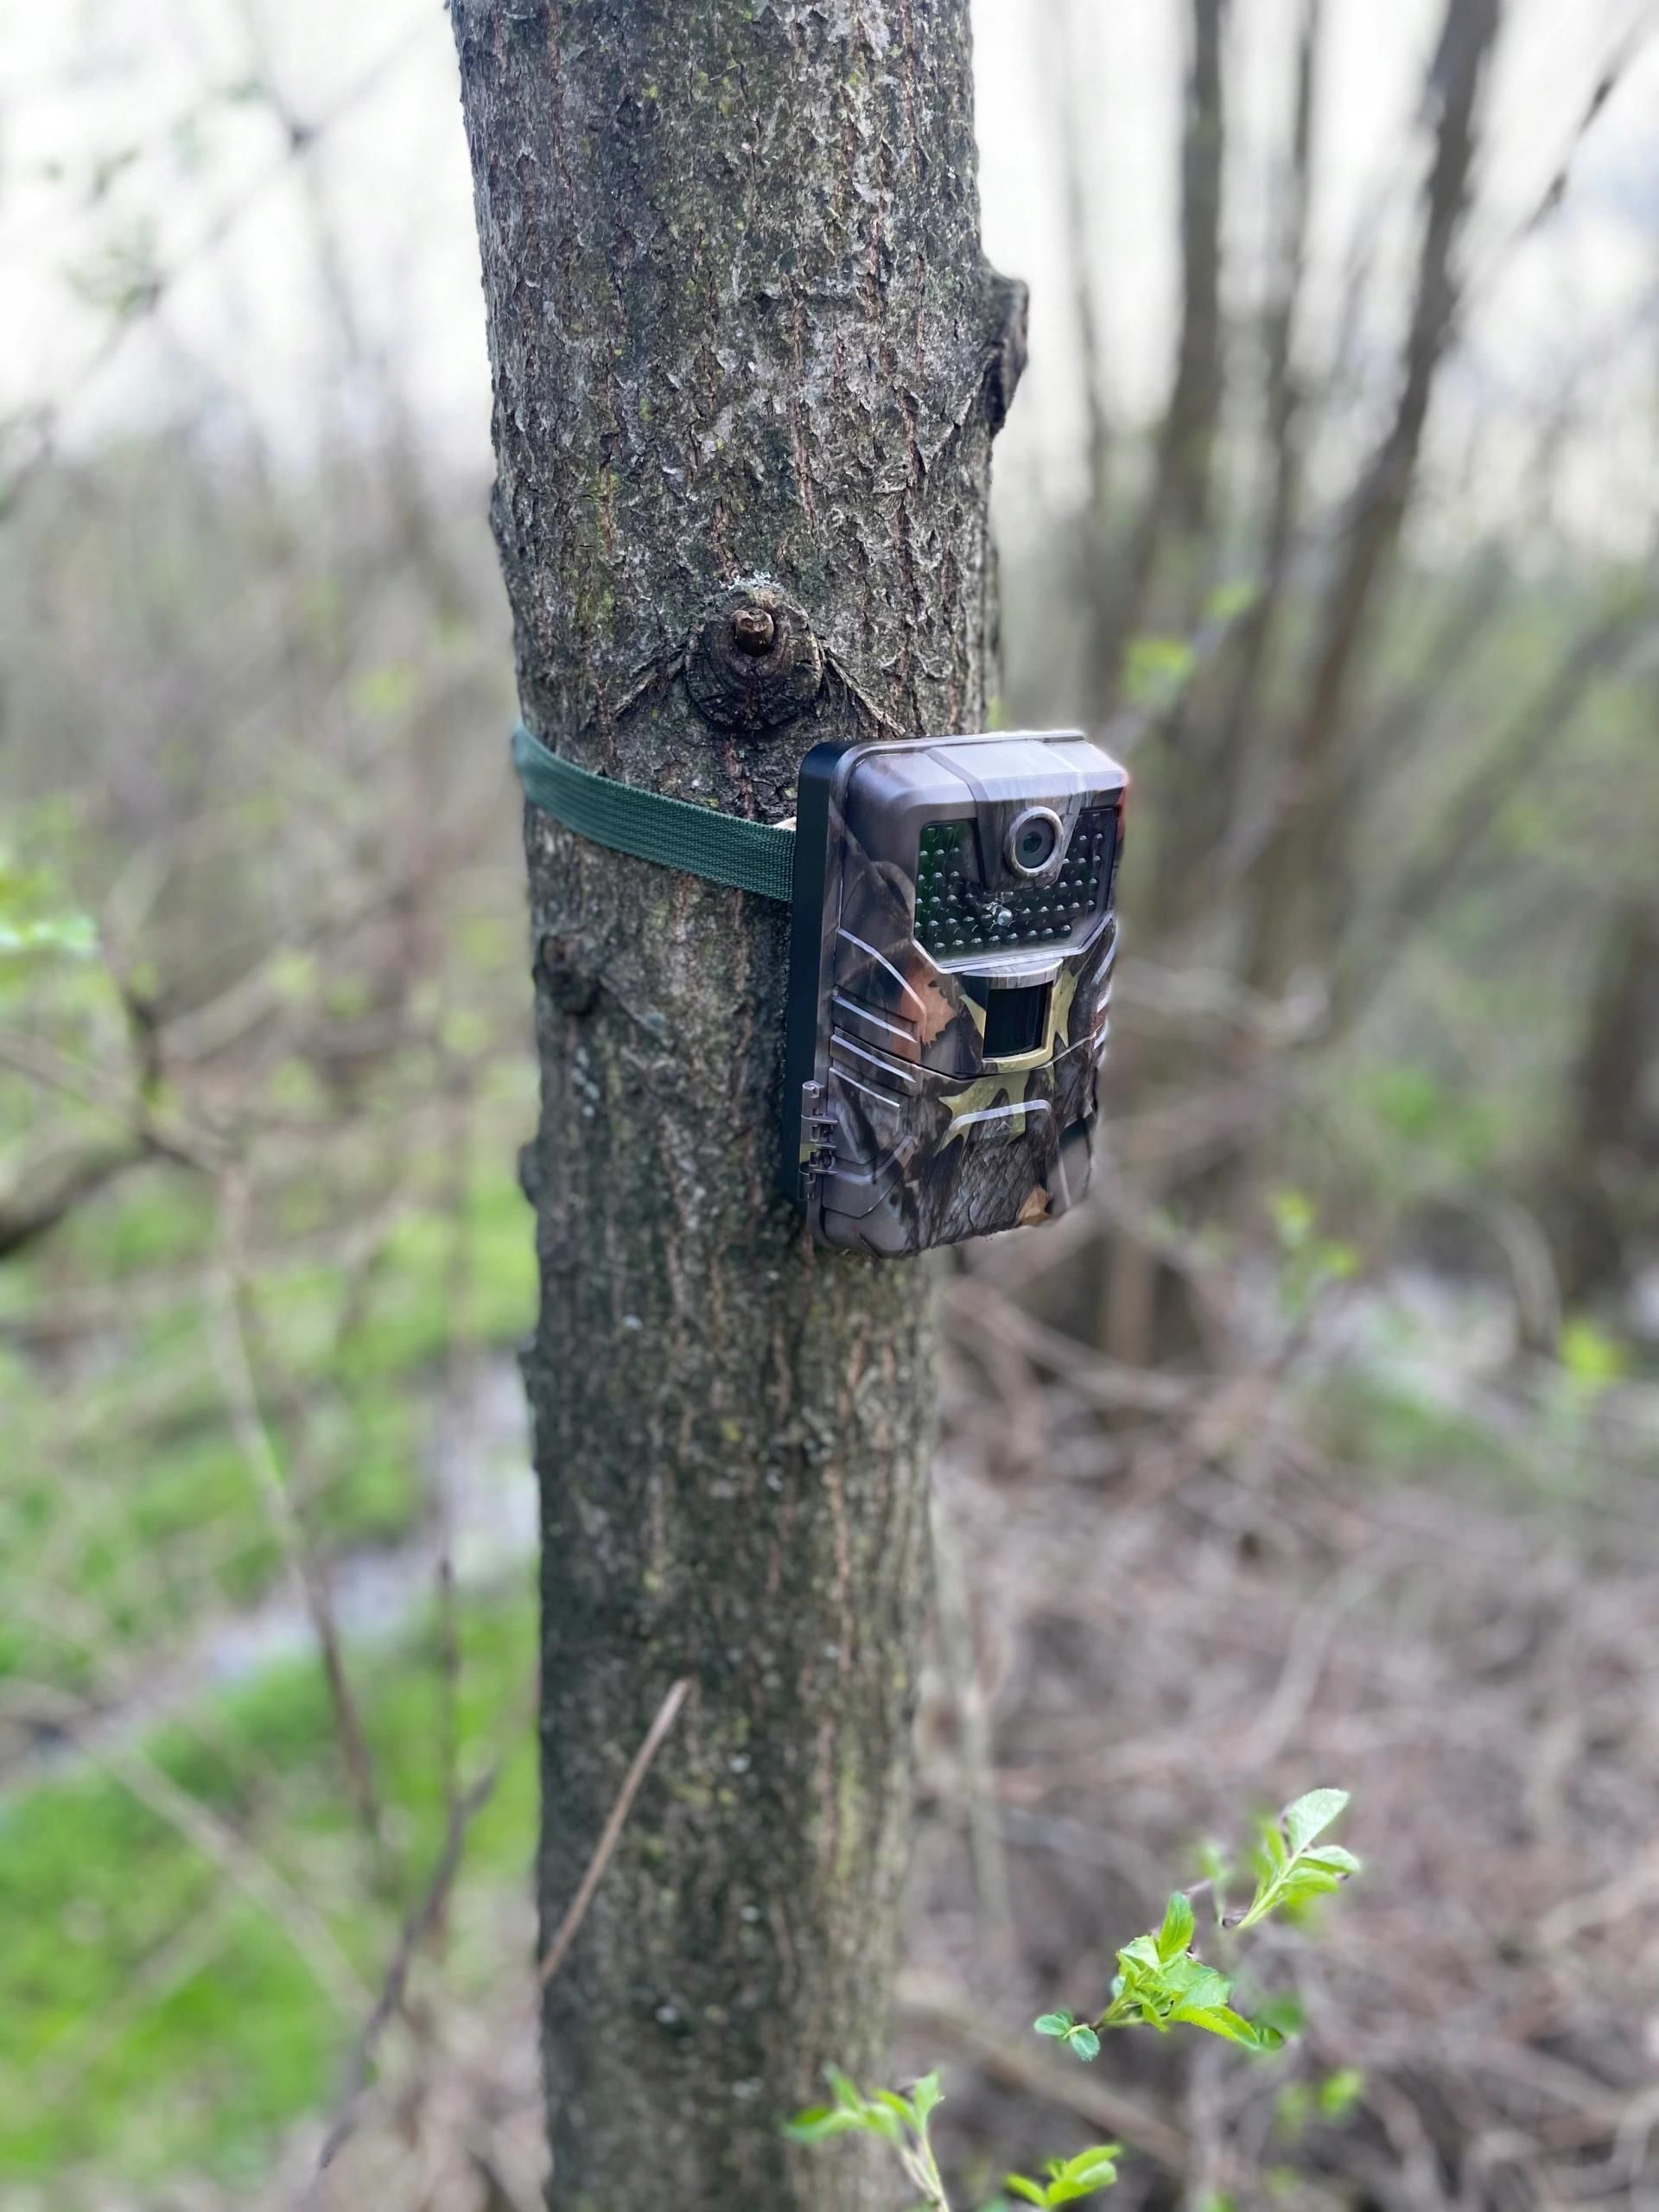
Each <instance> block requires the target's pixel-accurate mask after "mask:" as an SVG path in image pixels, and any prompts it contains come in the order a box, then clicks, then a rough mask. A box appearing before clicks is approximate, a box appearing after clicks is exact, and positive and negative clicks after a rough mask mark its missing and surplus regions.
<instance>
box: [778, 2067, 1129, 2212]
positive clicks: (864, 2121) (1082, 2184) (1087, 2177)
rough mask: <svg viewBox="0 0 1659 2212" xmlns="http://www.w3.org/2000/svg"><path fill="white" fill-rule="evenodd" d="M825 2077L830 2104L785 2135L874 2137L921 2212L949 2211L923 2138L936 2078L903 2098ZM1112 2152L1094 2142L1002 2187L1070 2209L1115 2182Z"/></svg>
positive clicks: (937, 2099)
mask: <svg viewBox="0 0 1659 2212" xmlns="http://www.w3.org/2000/svg"><path fill="white" fill-rule="evenodd" d="M827 2078H828V2080H829V2093H830V2096H831V2099H832V2101H831V2102H830V2103H829V2104H827V2105H815V2106H814V2107H812V2109H811V2110H810V2112H803V2113H797V2114H796V2116H795V2118H794V2119H793V2120H791V2121H790V2122H789V2124H788V2126H787V2127H786V2128H785V2131H784V2132H785V2134H787V2135H790V2136H791V2137H792V2138H793V2139H794V2140H795V2141H796V2142H797V2143H826V2142H828V2141H829V2138H830V2137H831V2136H832V2135H874V2136H876V2137H878V2138H879V2139H880V2141H882V2142H883V2143H885V2144H886V2145H887V2147H888V2148H889V2149H890V2150H891V2151H893V2152H894V2153H895V2154H896V2155H897V2157H898V2159H899V2164H900V2165H901V2166H902V2167H903V2168H904V2170H905V2173H906V2177H907V2178H908V2180H909V2181H910V2183H912V2187H914V2188H916V2189H918V2190H920V2191H921V2192H922V2207H921V2212H950V2203H949V2201H948V2200H947V2198H946V2196H945V2194H944V2182H943V2181H942V2180H941V2179H940V2177H939V2169H938V2161H937V2160H936V2159H935V2158H934V2156H933V2145H932V2144H931V2142H930V2141H929V2139H928V2133H927V2128H928V2122H929V2120H931V2118H932V2116H933V2113H934V2112H935V2110H936V2109H937V2108H938V2106H939V2105H940V2104H942V2103H943V2102H944V2090H943V2089H941V2088H940V2087H939V2077H938V2075H937V2074H925V2075H923V2076H922V2078H921V2080H920V2081H919V2082H913V2083H912V2087H911V2091H910V2094H909V2095H908V2096H904V2095H901V2094H899V2091H898V2090H897V2089H876V2090H874V2091H872V2092H871V2093H869V2094H866V2093H865V2092H864V2091H863V2090H862V2089H861V2088H859V2086H858V2084H857V2082H851V2081H849V2079H848V2078H847V2076H846V2075H844V2074H842V2073H840V2072H839V2071H837V2069H836V2068H835V2067H833V2066H832V2067H830V2068H829V2069H828V2075H827ZM1117 2152H1118V2145H1116V2143H1096V2144H1095V2145H1093V2146H1092V2147H1091V2148H1090V2149H1089V2150H1087V2151H1079V2152H1077V2154H1076V2156H1075V2157H1073V2158H1051V2159H1050V2160H1049V2162H1048V2179H1047V2180H1046V2181H1033V2180H1032V2178H1031V2177H1030V2176H1029V2175H1028V2174H1010V2175H1009V2176H1008V2177H1007V2184H1006V2185H1007V2188H1008V2189H1010V2190H1012V2191H1013V2192H1014V2195H1015V2196H1020V2197H1023V2198H1024V2199H1025V2201H1026V2202H1027V2204H1045V2205H1047V2204H1074V2203H1076V2202H1077V2199H1078V2198H1079V2197H1082V2196H1093V2195H1094V2193H1095V2191H1096V2190H1097V2189H1105V2188H1108V2187H1109V2185H1110V2184H1111V2183H1113V2182H1115V2181H1116V2179H1117V2168H1116V2164H1114V2163H1113V2162H1114V2160H1115V2159H1116V2157H1117Z"/></svg>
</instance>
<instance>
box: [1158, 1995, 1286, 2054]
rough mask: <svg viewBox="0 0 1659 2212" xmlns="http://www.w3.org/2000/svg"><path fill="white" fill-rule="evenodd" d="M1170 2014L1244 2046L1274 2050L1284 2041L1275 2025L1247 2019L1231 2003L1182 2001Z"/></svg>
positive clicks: (1246, 2047) (1192, 2025)
mask: <svg viewBox="0 0 1659 2212" xmlns="http://www.w3.org/2000/svg"><path fill="white" fill-rule="evenodd" d="M1170 2017H1171V2018H1172V2019H1175V2020H1179V2021H1182V2022H1183V2023H1184V2024H1185V2025H1186V2026H1188V2027H1192V2028H1204V2029H1205V2030H1207V2031H1208V2032H1209V2033H1210V2034H1211V2035H1212V2036H1221V2037H1224V2038H1225V2040H1226V2041H1227V2042H1229V2043H1236V2044H1239V2045H1240V2047H1241V2048H1242V2049H1243V2050H1256V2051H1268V2050H1278V2049H1279V2048H1280V2047H1281V2044H1283V2042H1284V2037H1282V2036H1281V2034H1280V2032H1279V2031H1278V2030H1277V2028H1269V2027H1263V2026H1262V2025H1261V2024H1258V2023H1256V2022H1255V2021H1251V2020H1247V2019H1246V2018H1244V2015H1243V2013H1242V2012H1234V2011H1233V2009H1232V2007H1231V2005H1180V2006H1179V2007H1178V2008H1177V2010H1176V2011H1175V2012H1173V2013H1172V2014H1171V2016H1170Z"/></svg>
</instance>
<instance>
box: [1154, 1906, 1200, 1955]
mask: <svg viewBox="0 0 1659 2212" xmlns="http://www.w3.org/2000/svg"><path fill="white" fill-rule="evenodd" d="M1197 1925H1198V1921H1197V1916H1195V1914H1194V1913H1193V1910H1192V1898H1191V1897H1187V1896H1185V1895H1184V1894H1183V1892H1182V1891H1179V1890H1177V1891H1176V1892H1175V1894H1174V1896H1173V1897H1171V1899H1170V1901H1169V1903H1168V1904H1166V1906H1165V1908H1164V1924H1163V1926H1162V1927H1161V1928H1160V1929H1159V1930H1158V1956H1159V1957H1160V1959H1161V1960H1162V1961H1164V1962H1165V1963H1166V1964H1167V1963H1168V1961H1170V1960H1171V1959H1179V1957H1180V1955H1181V1954H1182V1952H1183V1951H1185V1949H1186V1948H1187V1946H1188V1944H1189V1943H1191V1942H1192V1931H1193V1929H1195V1928H1196V1927H1197Z"/></svg>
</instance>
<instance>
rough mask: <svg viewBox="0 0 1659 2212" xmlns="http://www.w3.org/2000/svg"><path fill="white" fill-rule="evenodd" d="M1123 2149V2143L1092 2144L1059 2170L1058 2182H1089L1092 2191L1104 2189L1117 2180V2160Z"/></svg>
mask: <svg viewBox="0 0 1659 2212" xmlns="http://www.w3.org/2000/svg"><path fill="white" fill-rule="evenodd" d="M1122 2149H1123V2145H1122V2144H1121V2143H1091V2144H1090V2146H1089V2148H1088V2149H1087V2150H1086V2151H1079V2152H1077V2155H1076V2157H1075V2158H1067V2159H1066V2160H1065V2162H1064V2164H1061V2166H1060V2167H1059V2169H1058V2173H1057V2174H1056V2176H1055V2178H1056V2179H1057V2180H1058V2181H1069V2182H1087V2183H1088V2184H1089V2186H1090V2188H1091V2189H1104V2188H1105V2187H1106V2186H1107V2185H1108V2183H1111V2182H1115V2181H1116V2179H1117V2166H1116V2163H1115V2162H1116V2159H1117V2158H1118V2157H1119V2156H1120V2154H1121V2153H1122Z"/></svg>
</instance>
